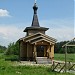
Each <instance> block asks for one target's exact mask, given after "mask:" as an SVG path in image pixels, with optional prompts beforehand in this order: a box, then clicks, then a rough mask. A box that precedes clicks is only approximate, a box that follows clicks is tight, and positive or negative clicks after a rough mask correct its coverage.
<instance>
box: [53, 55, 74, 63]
mask: <svg viewBox="0 0 75 75" xmlns="http://www.w3.org/2000/svg"><path fill="white" fill-rule="evenodd" d="M54 59H55V60H61V61H65V54H55V56H54ZM67 61H70V62H75V54H67Z"/></svg>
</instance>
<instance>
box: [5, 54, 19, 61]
mask: <svg viewBox="0 0 75 75" xmlns="http://www.w3.org/2000/svg"><path fill="white" fill-rule="evenodd" d="M5 60H7V61H19V56H18V55H6V57H5Z"/></svg>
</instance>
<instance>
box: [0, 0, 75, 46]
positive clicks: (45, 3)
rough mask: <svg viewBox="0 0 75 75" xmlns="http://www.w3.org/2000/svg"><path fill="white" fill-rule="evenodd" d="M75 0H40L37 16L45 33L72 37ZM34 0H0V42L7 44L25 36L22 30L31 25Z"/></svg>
mask: <svg viewBox="0 0 75 75" xmlns="http://www.w3.org/2000/svg"><path fill="white" fill-rule="evenodd" d="M74 3H75V0H37V6H38V19H39V23H40V26H41V27H47V28H49V30H48V31H47V32H46V34H47V35H48V36H50V37H53V38H55V39H57V42H59V41H65V40H71V39H72V38H74V35H75V33H74V32H75V30H74V29H75V27H74V23H75V20H74V17H75V16H74V7H75V5H74ZM33 5H34V0H0V45H3V46H8V45H9V43H12V42H16V41H17V40H18V39H19V38H22V37H24V36H25V33H24V32H23V30H24V29H25V28H26V27H29V26H31V23H32V18H33V8H32V7H33Z"/></svg>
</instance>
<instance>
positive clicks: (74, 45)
mask: <svg viewBox="0 0 75 75" xmlns="http://www.w3.org/2000/svg"><path fill="white" fill-rule="evenodd" d="M66 46H75V45H66Z"/></svg>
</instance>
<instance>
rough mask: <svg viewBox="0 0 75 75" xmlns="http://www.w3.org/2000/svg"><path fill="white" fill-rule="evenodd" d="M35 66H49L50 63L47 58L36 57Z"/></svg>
mask: <svg viewBox="0 0 75 75" xmlns="http://www.w3.org/2000/svg"><path fill="white" fill-rule="evenodd" d="M36 63H37V64H51V63H52V61H51V60H50V59H48V58H47V57H36Z"/></svg>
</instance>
